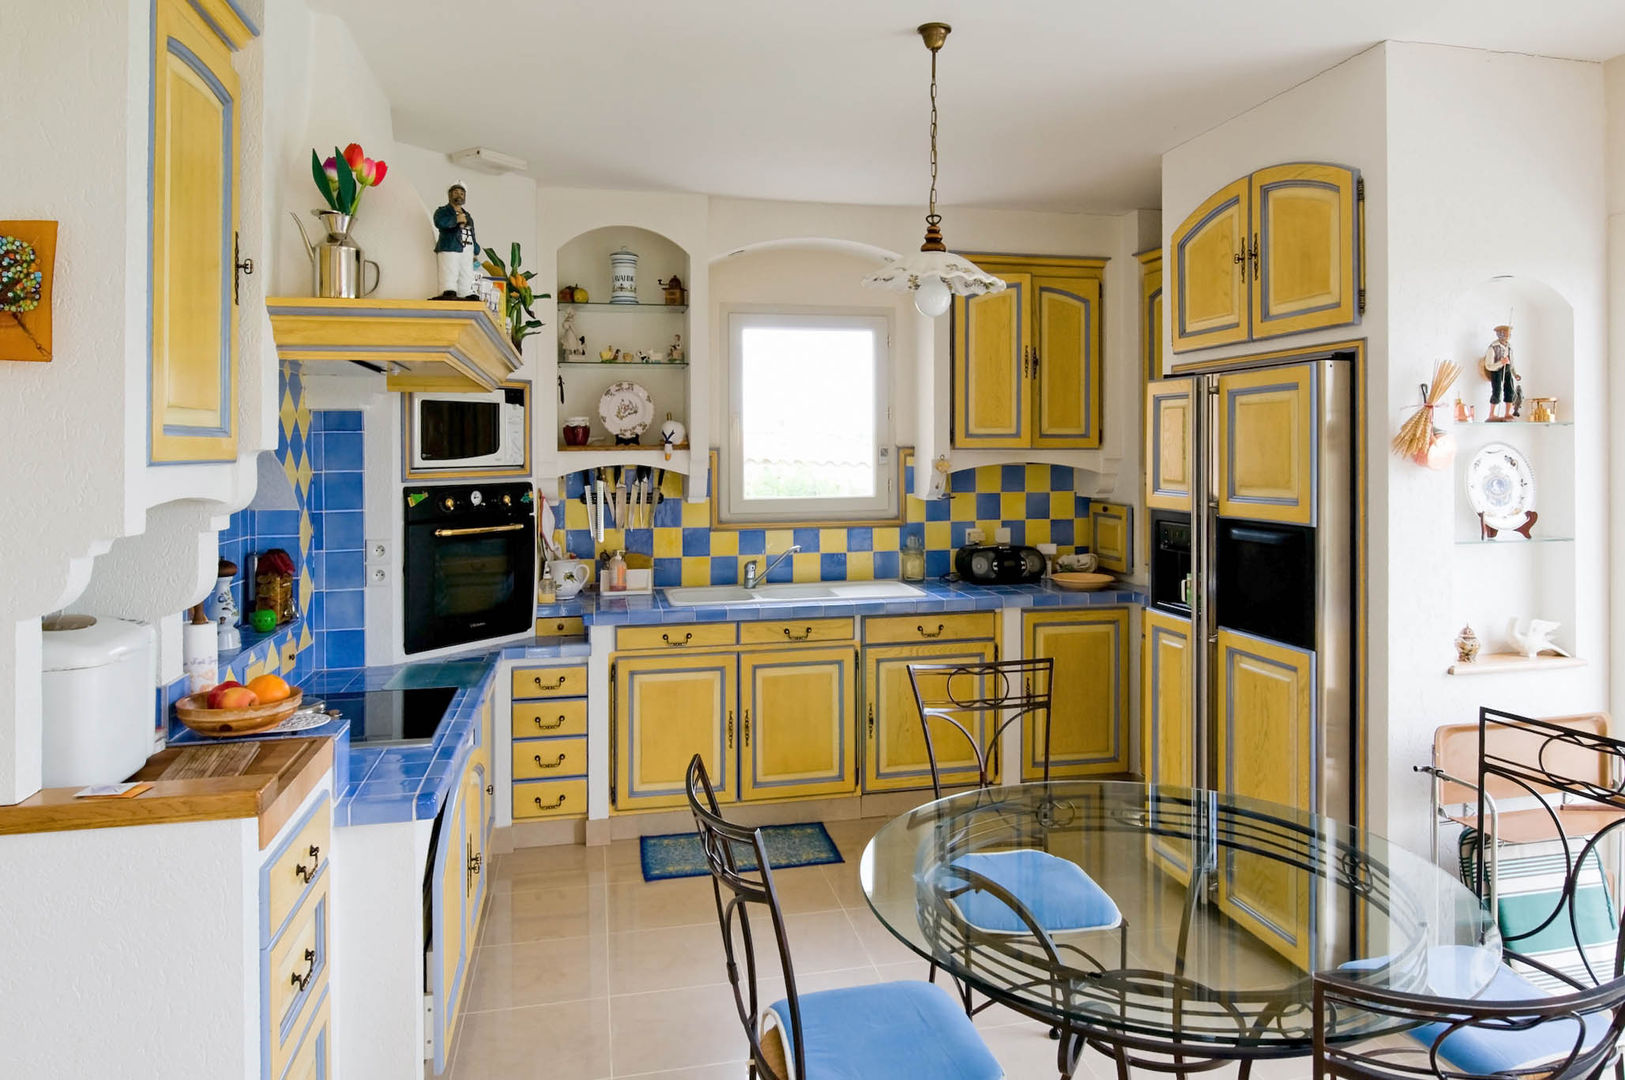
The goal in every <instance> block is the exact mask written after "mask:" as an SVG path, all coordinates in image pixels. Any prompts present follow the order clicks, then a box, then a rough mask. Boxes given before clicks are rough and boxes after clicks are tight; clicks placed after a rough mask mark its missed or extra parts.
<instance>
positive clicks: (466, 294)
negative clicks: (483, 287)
mask: <svg viewBox="0 0 1625 1080" xmlns="http://www.w3.org/2000/svg"><path fill="white" fill-rule="evenodd" d="M467 201H468V192H467V191H465V190H464V189H463V185H461V184H453V185H451V187H449V188H447V189H446V205H445V206H442V207H441V208H440V209H438V210H436V211H435V212H434V227H435V231H436V232H437V233H438V234H439V235H438V236H437V237H436V239H435V242H434V251H435V262H437V263H438V264H439V270H440V295H439V296H436V297H434V298H433V299H436V300H458V299H462V300H478V299H479V295H478V294H476V293H475V292H474V270H475V266H476V264H477V263H478V262H479V257H480V245H479V242H478V241H477V240H475V239H474V215H473V214H470V213H469V212H468V211H467V210H465V209H463V204H464V203H465V202H467Z"/></svg>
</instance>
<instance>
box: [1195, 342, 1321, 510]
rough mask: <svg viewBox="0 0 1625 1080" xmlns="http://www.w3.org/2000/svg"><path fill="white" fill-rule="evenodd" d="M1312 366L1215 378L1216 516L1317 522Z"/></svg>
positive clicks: (1317, 382) (1315, 386)
mask: <svg viewBox="0 0 1625 1080" xmlns="http://www.w3.org/2000/svg"><path fill="white" fill-rule="evenodd" d="M1319 386H1320V373H1319V370H1318V369H1317V368H1315V367H1314V366H1313V365H1295V366H1292V367H1280V368H1265V369H1263V370H1262V371H1246V372H1241V373H1238V374H1235V375H1221V376H1219V514H1220V515H1221V516H1223V517H1238V518H1254V519H1256V520H1260V521H1281V522H1288V523H1291V524H1295V525H1313V524H1314V523H1315V458H1314V455H1315V445H1314V440H1313V437H1312V435H1313V432H1314V429H1315V423H1316V417H1315V408H1316V399H1317V396H1318V393H1319Z"/></svg>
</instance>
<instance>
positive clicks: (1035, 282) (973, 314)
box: [951, 256, 1106, 450]
mask: <svg viewBox="0 0 1625 1080" xmlns="http://www.w3.org/2000/svg"><path fill="white" fill-rule="evenodd" d="M975 259H976V262H977V264H978V265H979V266H981V267H982V268H983V269H985V270H987V271H988V272H989V273H994V274H997V275H998V276H999V277H1000V278H1002V279H1003V280H1004V282H1005V289H1004V291H1003V292H999V293H991V294H987V295H983V296H973V297H956V298H955V299H954V308H953V323H952V334H953V343H952V346H951V351H952V354H953V391H952V397H953V410H952V415H953V445H954V446H955V447H958V448H961V449H988V450H992V449H1004V448H1018V447H1044V448H1049V449H1087V448H1094V447H1098V446H1100V440H1101V422H1102V421H1101V353H1102V347H1103V341H1104V334H1103V330H1102V325H1101V319H1102V312H1101V282H1102V280H1103V278H1104V275H1105V266H1106V262H1105V260H1104V259H1074V258H1061V257H1050V256H1031V257H1018V256H975Z"/></svg>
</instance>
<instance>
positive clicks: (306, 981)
mask: <svg viewBox="0 0 1625 1080" xmlns="http://www.w3.org/2000/svg"><path fill="white" fill-rule="evenodd" d="M305 963H307V964H309V965H310V966H309V967H308V968H306V969H305V973H304V974H303V975H300V974H299V973H298V972H297V971H296V972H294V973H293V974H292V975H290V976H288V980H289V985H290V986H292V987H293V988H294V989H295V990H303V989H304V988H305V987H307V986H309V985H310V980H312V979H314V978H315V977H316V950H315V949H306V950H305Z"/></svg>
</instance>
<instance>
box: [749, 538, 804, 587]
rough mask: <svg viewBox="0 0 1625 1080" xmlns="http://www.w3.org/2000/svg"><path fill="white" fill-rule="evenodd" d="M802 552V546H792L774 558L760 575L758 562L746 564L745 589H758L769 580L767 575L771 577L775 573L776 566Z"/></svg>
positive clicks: (753, 561)
mask: <svg viewBox="0 0 1625 1080" xmlns="http://www.w3.org/2000/svg"><path fill="white" fill-rule="evenodd" d="M800 550H801V545H800V544H791V545H790V546H789V547H787V548H785V549H784V550H783V551H781V552H779V553H778V554H777V555H775V556H773V561H772V562H770V563H768V564H767V569H766V570H763V571H762V572H761V573H760V574H757V572H756V560H755V559H752V560H751V561H750V562H748V563H746V564H745V588H747V589H754V588H756V586H758V585H760V584H761V583H762V582H764V581H766V580H767V575H769V574H771V573H772V572H773V568H774V567H775V566H777V565H779V564H780V563H781V562H783V561H784V560H785V559H787V558H789V557H790V556H791V555H794V554H795V553H796V552H798V551H800Z"/></svg>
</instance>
